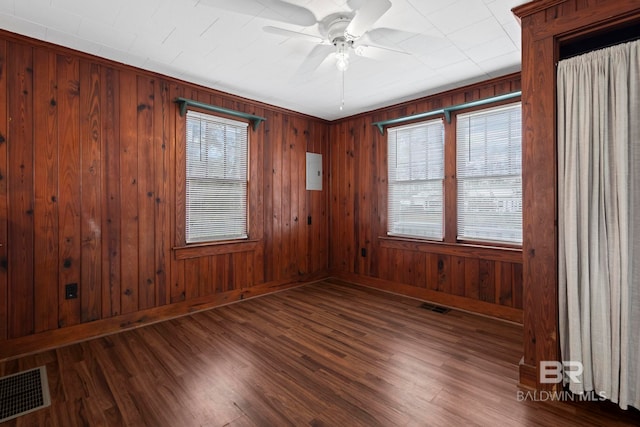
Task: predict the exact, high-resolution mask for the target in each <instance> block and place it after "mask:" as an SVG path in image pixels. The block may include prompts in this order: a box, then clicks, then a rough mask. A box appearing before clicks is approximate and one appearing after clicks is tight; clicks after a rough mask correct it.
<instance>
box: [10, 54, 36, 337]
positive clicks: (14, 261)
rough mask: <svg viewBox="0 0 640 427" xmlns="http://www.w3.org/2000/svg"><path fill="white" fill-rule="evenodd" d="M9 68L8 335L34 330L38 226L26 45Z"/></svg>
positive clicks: (30, 75)
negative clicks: (34, 256)
mask: <svg viewBox="0 0 640 427" xmlns="http://www.w3.org/2000/svg"><path fill="white" fill-rule="evenodd" d="M8 55H9V57H11V59H12V60H11V61H8V64H7V87H8V97H7V98H8V99H7V101H8V102H7V106H8V111H7V112H8V118H9V127H8V131H7V146H8V153H7V154H8V160H9V165H8V168H7V178H8V188H7V194H8V197H9V198H10V200H9V201H8V202H9V203H8V208H9V209H8V217H9V224H11V226H10V227H9V228H8V239H7V241H6V242H7V244H9V245H10V247H9V253H10V258H9V261H10V262H11V265H10V267H9V281H8V298H7V301H8V311H9V316H8V322H7V323H8V336H9V338H16V337H20V336H24V335H28V334H31V333H33V331H34V311H33V295H34V289H33V286H34V283H33V279H34V277H33V276H34V275H33V269H34V260H33V245H34V223H33V136H32V131H33V98H32V97H33V93H32V91H33V53H32V49H31V48H30V47H28V46H25V45H22V44H17V43H16V44H9V46H8Z"/></svg>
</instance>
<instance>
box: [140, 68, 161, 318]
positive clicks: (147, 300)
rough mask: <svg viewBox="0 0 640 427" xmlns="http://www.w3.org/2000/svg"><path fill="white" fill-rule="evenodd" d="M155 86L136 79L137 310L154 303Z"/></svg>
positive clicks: (153, 82) (151, 80)
mask: <svg viewBox="0 0 640 427" xmlns="http://www.w3.org/2000/svg"><path fill="white" fill-rule="evenodd" d="M155 85H156V82H155V80H154V79H152V78H148V77H142V76H138V78H137V107H136V109H137V112H138V115H137V122H138V123H137V150H138V156H137V157H138V158H137V161H138V195H137V197H138V215H137V216H138V309H140V310H143V309H145V308H151V307H153V306H154V305H155V303H156V281H155V278H156V269H155V259H156V249H155V237H154V235H155V232H156V224H155V216H156V215H155V214H156V206H155V205H156V202H155V199H156V194H155V190H156V183H155V173H156V172H155V162H154V161H153V160H155V156H154V155H153V153H154V140H155V139H154V123H153V118H154V114H153V112H154V109H155V108H156V104H155V99H154V97H155Z"/></svg>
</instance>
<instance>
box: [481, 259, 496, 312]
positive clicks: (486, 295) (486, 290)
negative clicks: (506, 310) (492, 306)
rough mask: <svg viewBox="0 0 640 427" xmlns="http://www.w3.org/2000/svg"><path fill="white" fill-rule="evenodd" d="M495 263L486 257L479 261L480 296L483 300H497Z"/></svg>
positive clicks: (493, 301) (492, 301)
mask: <svg viewBox="0 0 640 427" xmlns="http://www.w3.org/2000/svg"><path fill="white" fill-rule="evenodd" d="M495 264H496V263H495V262H494V261H489V260H486V259H481V260H480V262H479V270H478V273H479V278H478V298H479V299H480V300H481V301H486V302H491V303H495V302H496V283H495Z"/></svg>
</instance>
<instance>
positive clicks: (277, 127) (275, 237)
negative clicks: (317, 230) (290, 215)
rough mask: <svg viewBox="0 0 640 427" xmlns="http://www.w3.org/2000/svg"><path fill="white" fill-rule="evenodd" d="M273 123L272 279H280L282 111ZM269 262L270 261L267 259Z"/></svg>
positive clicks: (282, 232)
mask: <svg viewBox="0 0 640 427" xmlns="http://www.w3.org/2000/svg"><path fill="white" fill-rule="evenodd" d="M271 117H272V119H273V124H272V125H271V140H272V141H273V142H272V147H271V148H272V159H273V163H272V174H273V181H272V184H273V186H272V190H271V196H272V197H273V204H272V213H271V221H272V229H271V232H272V233H271V250H272V252H271V254H272V260H271V262H273V268H274V270H273V277H272V280H278V279H281V278H282V268H281V264H282V263H283V256H282V250H283V249H282V246H283V242H282V241H283V239H284V238H285V237H284V236H285V226H284V215H285V213H284V212H283V210H282V198H283V197H286V195H285V194H284V190H283V185H282V182H283V167H282V164H283V159H282V157H283V156H282V141H283V139H284V137H283V133H282V132H283V125H282V118H281V115H280V113H277V112H276V113H274V114H272V116H271ZM267 262H268V261H267Z"/></svg>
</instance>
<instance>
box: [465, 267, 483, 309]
mask: <svg viewBox="0 0 640 427" xmlns="http://www.w3.org/2000/svg"><path fill="white" fill-rule="evenodd" d="M464 296H465V297H467V298H473V299H478V298H479V296H480V260H479V259H478V258H467V259H465V260H464Z"/></svg>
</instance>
